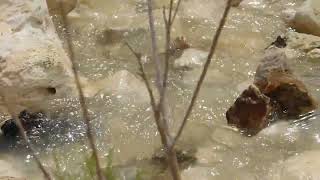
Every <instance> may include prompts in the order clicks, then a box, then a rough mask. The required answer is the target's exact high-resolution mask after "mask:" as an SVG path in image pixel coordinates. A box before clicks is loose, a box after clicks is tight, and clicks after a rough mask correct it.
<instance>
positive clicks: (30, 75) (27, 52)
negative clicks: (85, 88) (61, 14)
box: [0, 1, 74, 112]
mask: <svg viewBox="0 0 320 180" xmlns="http://www.w3.org/2000/svg"><path fill="white" fill-rule="evenodd" d="M2 12H3V13H2V14H1V15H0V19H1V20H2V22H3V23H6V24H7V25H8V26H10V29H11V30H12V31H11V33H10V32H9V33H6V34H5V35H2V36H0V89H1V91H0V96H2V97H5V98H6V99H7V100H8V101H10V102H11V103H12V104H13V105H15V106H20V105H21V106H25V107H28V106H36V107H38V108H43V104H44V103H45V102H46V100H49V99H51V98H53V97H57V96H60V95H66V94H68V93H70V92H74V91H73V90H74V85H73V76H72V73H71V65H70V62H69V59H68V56H67V54H66V53H65V51H64V50H63V48H62V43H61V41H60V40H59V38H58V36H57V34H56V32H55V28H54V26H53V24H52V21H51V20H50V16H49V14H48V11H47V8H46V4H45V3H44V2H43V1H32V2H29V1H23V2H21V3H10V6H9V5H8V7H7V8H5V9H3V10H2ZM68 95H70V94H68ZM25 107H24V108H25ZM21 110H22V109H21V108H20V109H19V110H17V111H18V112H20V111H21Z"/></svg>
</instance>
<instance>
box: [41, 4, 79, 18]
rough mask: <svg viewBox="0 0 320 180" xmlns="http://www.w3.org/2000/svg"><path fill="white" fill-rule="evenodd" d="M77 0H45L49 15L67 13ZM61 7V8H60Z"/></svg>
mask: <svg viewBox="0 0 320 180" xmlns="http://www.w3.org/2000/svg"><path fill="white" fill-rule="evenodd" d="M77 1H78V0H46V2H47V5H48V9H49V12H50V14H51V15H57V14H60V13H64V14H68V13H69V12H71V11H72V10H73V9H74V8H75V7H76V5H77ZM61 7H62V8H63V9H61Z"/></svg>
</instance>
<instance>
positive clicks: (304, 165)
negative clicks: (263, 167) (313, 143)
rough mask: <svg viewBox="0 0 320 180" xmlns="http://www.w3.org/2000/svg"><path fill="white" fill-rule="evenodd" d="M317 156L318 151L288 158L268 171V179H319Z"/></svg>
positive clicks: (319, 162) (319, 163)
mask: <svg viewBox="0 0 320 180" xmlns="http://www.w3.org/2000/svg"><path fill="white" fill-rule="evenodd" d="M319 155H320V152H319V151H306V152H303V153H301V154H299V155H296V156H292V157H289V158H288V159H287V160H285V161H284V162H280V163H279V164H277V165H275V166H274V167H273V168H272V169H271V170H270V174H269V178H268V179H271V180H282V179H290V180H304V179H312V180H316V179H319V177H320V172H319V166H320V161H319V159H318V158H319Z"/></svg>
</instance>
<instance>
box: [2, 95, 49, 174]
mask: <svg viewBox="0 0 320 180" xmlns="http://www.w3.org/2000/svg"><path fill="white" fill-rule="evenodd" d="M9 94H10V92H7V93H5V96H6V97H3V99H4V102H5V105H6V107H7V109H8V112H9V114H10V115H11V118H13V119H14V121H15V122H16V124H17V126H18V129H19V133H20V135H21V137H22V139H23V140H24V142H25V143H26V146H27V148H28V149H29V150H30V152H31V154H32V156H33V158H34V160H35V162H36V163H37V165H38V167H39V169H40V170H41V172H42V173H43V175H44V178H45V179H47V180H52V177H51V175H50V173H49V172H48V171H47V170H46V168H45V167H44V165H43V164H42V162H41V160H40V158H39V157H38V155H37V153H36V152H37V151H36V150H35V148H34V147H33V145H32V144H31V143H30V140H29V138H28V136H27V134H26V130H25V129H24V127H23V125H22V122H21V120H20V119H19V117H18V116H17V115H16V113H15V112H14V111H13V109H14V108H13V107H14V105H12V104H11V103H10V102H15V99H16V98H14V97H13V96H12V95H9ZM8 96H9V97H10V98H8Z"/></svg>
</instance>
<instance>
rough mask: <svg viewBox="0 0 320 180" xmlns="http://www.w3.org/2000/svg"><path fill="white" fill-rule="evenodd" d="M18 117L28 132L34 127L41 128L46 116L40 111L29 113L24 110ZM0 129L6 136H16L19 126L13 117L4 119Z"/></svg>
mask: <svg viewBox="0 0 320 180" xmlns="http://www.w3.org/2000/svg"><path fill="white" fill-rule="evenodd" d="M18 118H19V119H20V122H21V124H22V126H23V128H24V129H25V131H26V132H27V134H28V133H30V132H31V131H32V130H34V129H37V128H41V126H42V124H43V122H44V121H45V120H46V118H47V117H46V116H45V114H43V113H42V112H37V113H31V112H28V111H26V110H24V111H22V112H21V113H20V114H19V117H18ZM1 131H2V133H3V135H4V136H6V137H16V136H18V135H19V128H18V125H17V122H16V121H15V120H14V119H9V120H7V121H5V122H4V123H3V124H2V126H1Z"/></svg>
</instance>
